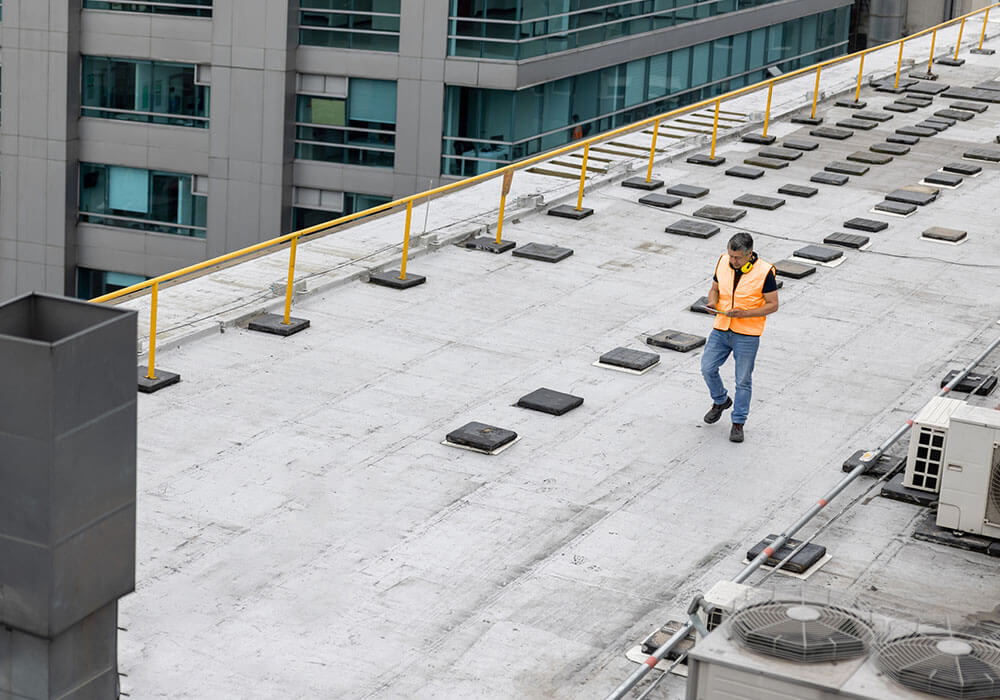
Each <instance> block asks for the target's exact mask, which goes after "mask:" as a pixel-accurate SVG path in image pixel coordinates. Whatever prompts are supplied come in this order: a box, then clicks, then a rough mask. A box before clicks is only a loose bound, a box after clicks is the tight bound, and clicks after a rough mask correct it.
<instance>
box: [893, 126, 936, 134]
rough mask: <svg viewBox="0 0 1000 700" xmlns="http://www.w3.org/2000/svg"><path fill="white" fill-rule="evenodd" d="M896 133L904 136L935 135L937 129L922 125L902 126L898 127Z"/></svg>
mask: <svg viewBox="0 0 1000 700" xmlns="http://www.w3.org/2000/svg"><path fill="white" fill-rule="evenodd" d="M896 133H897V134H902V135H903V136H933V135H934V134H936V133H937V129H929V128H927V127H922V126H901V127H899V128H898V129H896Z"/></svg>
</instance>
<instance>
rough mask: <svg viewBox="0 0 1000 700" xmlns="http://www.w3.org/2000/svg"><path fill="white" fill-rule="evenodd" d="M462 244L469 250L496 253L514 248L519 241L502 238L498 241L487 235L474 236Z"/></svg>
mask: <svg viewBox="0 0 1000 700" xmlns="http://www.w3.org/2000/svg"><path fill="white" fill-rule="evenodd" d="M462 245H463V246H465V247H466V248H468V249H469V250H485V251H486V252H487V253H494V254H496V255H499V254H500V253H506V252H507V251H508V250H513V249H514V248H516V247H517V243H515V242H514V241H504V240H501V241H500V242H499V243H497V241H496V239H495V238H489V237H487V236H480V237H478V238H473V239H471V240H468V241H466V242H465V243H463V244H462Z"/></svg>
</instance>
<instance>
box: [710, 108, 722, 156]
mask: <svg viewBox="0 0 1000 700" xmlns="http://www.w3.org/2000/svg"><path fill="white" fill-rule="evenodd" d="M721 102H722V99H721V98H720V99H718V100H716V101H715V119H713V120H712V151H711V153H709V154H708V157H709V158H712V159H713V160H714V159H715V137H716V134H718V132H719V104H720V103H721Z"/></svg>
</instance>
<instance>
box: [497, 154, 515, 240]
mask: <svg viewBox="0 0 1000 700" xmlns="http://www.w3.org/2000/svg"><path fill="white" fill-rule="evenodd" d="M513 181H514V171H513V170H508V171H507V172H505V173H504V174H503V180H501V182H500V216H499V217H498V218H497V245H500V234H502V233H503V212H504V209H505V208H506V207H507V195H508V194H510V185H511V183H512V182H513Z"/></svg>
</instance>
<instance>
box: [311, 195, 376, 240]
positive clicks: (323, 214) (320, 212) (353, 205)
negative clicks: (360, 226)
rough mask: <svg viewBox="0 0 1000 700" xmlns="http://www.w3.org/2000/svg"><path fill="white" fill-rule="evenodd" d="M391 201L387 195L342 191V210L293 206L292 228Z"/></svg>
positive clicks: (315, 224) (322, 222) (315, 223)
mask: <svg viewBox="0 0 1000 700" xmlns="http://www.w3.org/2000/svg"><path fill="white" fill-rule="evenodd" d="M391 201H392V199H390V198H389V197H383V196H381V195H377V194H363V193H360V192H344V206H343V211H333V210H331V209H311V208H309V207H293V208H292V230H293V231H298V230H300V229H304V228H309V227H310V226H317V225H319V224H324V223H326V222H327V221H331V220H333V219H337V218H339V217H341V216H347V215H348V214H354V213H355V212H359V211H364V210H365V209H371V208H372V207H377V206H378V205H379V204H385V203H386V202H391ZM362 218H364V217H362Z"/></svg>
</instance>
